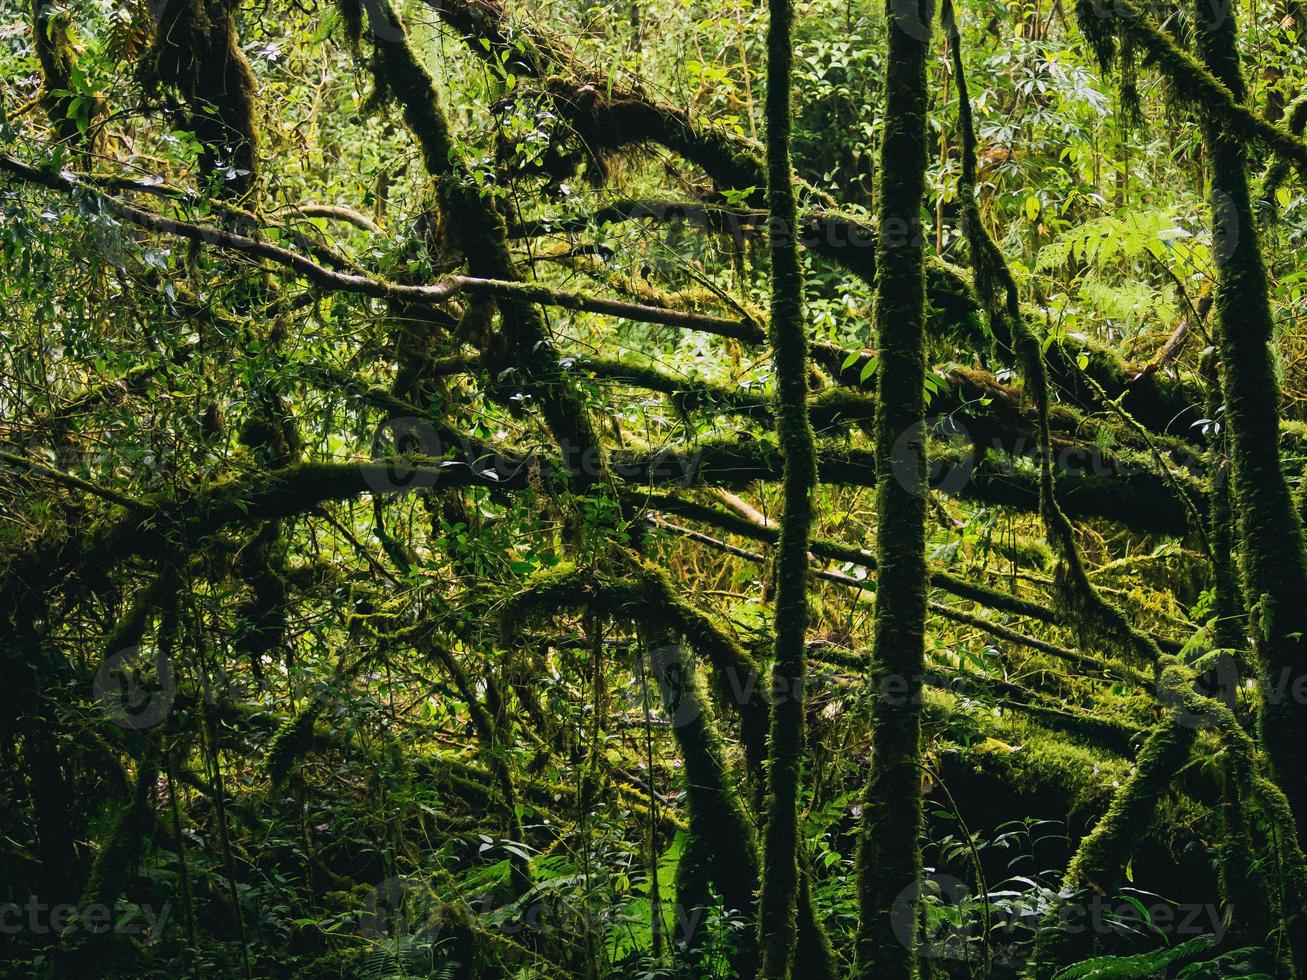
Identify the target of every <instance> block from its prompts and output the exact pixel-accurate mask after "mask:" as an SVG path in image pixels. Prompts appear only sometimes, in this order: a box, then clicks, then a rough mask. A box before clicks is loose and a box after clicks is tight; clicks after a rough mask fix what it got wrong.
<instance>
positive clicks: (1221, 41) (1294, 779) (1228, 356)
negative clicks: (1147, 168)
mask: <svg viewBox="0 0 1307 980" xmlns="http://www.w3.org/2000/svg"><path fill="white" fill-rule="evenodd" d="M1192 11H1193V20H1194V22H1195V36H1196V39H1197V45H1198V50H1199V54H1200V56H1201V58H1202V61H1203V63H1204V64H1205V65H1206V67H1207V68H1208V69H1209V70H1210V71H1211V72H1212V74H1213V75H1215V77H1216V78H1217V79H1218V80H1219V81H1221V82H1222V83H1223V84H1224V85H1225V86H1227V87H1228V88H1229V89H1230V91H1231V92H1233V93H1234V95H1235V98H1236V99H1238V100H1239V101H1240V102H1242V101H1243V100H1244V99H1245V97H1246V92H1245V89H1244V84H1243V76H1242V72H1241V70H1240V65H1239V50H1238V44H1237V37H1236V27H1235V20H1234V18H1235V11H1234V9H1233V8H1230V9H1226V8H1222V9H1221V11H1220V16H1219V17H1216V18H1215V19H1213V11H1212V10H1211V9H1210V8H1207V7H1204V6H1203V5H1202V4H1201V3H1194V4H1193V8H1192ZM1203 144H1204V149H1205V153H1206V157H1207V159H1208V161H1209V162H1210V173H1211V185H1210V188H1209V203H1210V206H1211V210H1212V242H1213V253H1214V255H1215V259H1216V265H1217V269H1218V273H1219V275H1218V280H1217V286H1216V300H1215V304H1214V307H1215V311H1216V335H1217V344H1218V348H1219V350H1220V354H1221V373H1222V381H1223V388H1224V392H1225V421H1226V425H1227V426H1228V430H1227V438H1228V440H1229V450H1230V464H1231V466H1230V469H1231V493H1232V496H1233V502H1234V507H1233V510H1234V512H1235V514H1236V515H1237V518H1238V519H1237V528H1238V534H1239V545H1240V563H1241V571H1242V578H1243V587H1244V592H1245V595H1246V601H1247V604H1248V611H1249V624H1248V625H1249V630H1250V633H1251V635H1252V638H1253V642H1254V645H1255V647H1256V653H1257V657H1258V668H1259V671H1260V673H1261V677H1260V682H1261V683H1260V688H1261V696H1262V703H1261V712H1260V722H1259V723H1260V726H1261V734H1262V739H1263V742H1264V744H1265V747H1266V752H1267V755H1268V757H1269V758H1270V761H1271V765H1272V768H1273V770H1274V772H1275V776H1276V778H1277V780H1278V781H1279V783H1280V785H1281V787H1282V788H1283V789H1284V792H1285V795H1286V796H1287V797H1288V799H1289V802H1290V805H1291V807H1292V808H1293V814H1294V820H1295V823H1296V826H1297V832H1298V837H1299V839H1300V840H1301V839H1304V835H1307V753H1305V752H1303V751H1302V749H1301V741H1300V740H1301V737H1302V733H1303V732H1304V731H1307V703H1304V702H1302V701H1301V699H1297V698H1294V697H1291V696H1286V692H1292V691H1294V690H1295V689H1296V688H1295V685H1296V683H1297V682H1298V679H1299V678H1304V677H1307V602H1304V601H1303V597H1304V596H1307V553H1305V552H1304V542H1303V529H1302V523H1301V521H1300V519H1299V516H1298V513H1297V510H1296V509H1295V507H1294V505H1293V498H1292V495H1291V494H1290V492H1289V485H1288V483H1287V481H1286V480H1285V476H1284V472H1283V470H1282V469H1281V467H1280V454H1279V438H1280V420H1279V408H1280V398H1279V386H1278V384H1277V383H1276V376H1275V363H1274V355H1273V353H1272V351H1271V347H1270V342H1271V339H1272V331H1273V322H1272V316H1271V306H1270V299H1269V296H1268V293H1267V286H1266V268H1265V265H1264V264H1263V261H1262V253H1261V249H1260V247H1259V245H1258V241H1257V226H1256V224H1255V222H1254V218H1253V210H1252V202H1251V197H1250V194H1249V187H1248V155H1247V144H1246V141H1245V140H1243V139H1241V138H1239V137H1238V136H1235V135H1233V134H1231V133H1230V132H1229V131H1228V130H1227V128H1226V127H1225V126H1224V124H1223V121H1222V120H1221V119H1220V118H1219V117H1217V116H1216V115H1215V114H1214V113H1205V114H1204V115H1203Z"/></svg>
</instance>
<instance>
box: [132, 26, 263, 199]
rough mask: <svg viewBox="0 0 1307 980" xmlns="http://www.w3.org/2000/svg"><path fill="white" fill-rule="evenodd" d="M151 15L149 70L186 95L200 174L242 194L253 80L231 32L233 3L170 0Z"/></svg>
mask: <svg viewBox="0 0 1307 980" xmlns="http://www.w3.org/2000/svg"><path fill="white" fill-rule="evenodd" d="M157 16H158V23H157V29H156V32H155V42H154V48H153V50H152V52H151V56H150V59H149V65H150V73H151V75H152V77H153V79H154V80H155V81H157V82H160V83H162V84H164V85H167V86H171V87H173V88H176V89H177V90H178V91H180V92H181V93H182V96H183V97H184V98H185V99H186V102H187V105H188V107H189V109H190V115H189V122H188V125H189V127H190V129H191V130H192V131H193V132H194V133H195V136H196V138H197V139H198V140H199V141H200V145H201V146H203V147H204V151H203V156H202V157H201V160H200V164H201V168H202V170H203V172H204V173H205V174H206V175H207V176H209V177H216V178H217V179H218V181H219V182H220V186H221V188H222V189H223V193H230V194H231V195H233V196H236V197H242V196H244V195H246V194H248V193H249V192H250V190H251V189H252V188H253V187H254V184H255V181H256V180H257V178H258V170H259V136H258V124H257V121H256V119H257V96H256V90H257V83H256V82H255V79H254V72H253V70H252V69H251V68H250V63H249V61H247V60H246V58H245V54H244V53H243V52H242V51H241V47H240V41H239V38H238V37H237V34H236V21H235V4H234V2H233V0H174V2H170V3H165V4H160V5H159V11H158V15H157Z"/></svg>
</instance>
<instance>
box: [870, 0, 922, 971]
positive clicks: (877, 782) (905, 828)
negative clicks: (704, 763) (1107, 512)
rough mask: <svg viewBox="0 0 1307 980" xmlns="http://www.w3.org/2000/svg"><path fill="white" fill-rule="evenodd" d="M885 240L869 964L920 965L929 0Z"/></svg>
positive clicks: (894, 77)
mask: <svg viewBox="0 0 1307 980" xmlns="http://www.w3.org/2000/svg"><path fill="white" fill-rule="evenodd" d="M887 13H888V30H889V49H888V56H887V62H886V77H885V90H886V97H885V107H884V118H885V132H884V139H883V142H882V144H881V152H880V187H879V201H880V228H879V232H878V239H877V243H876V259H877V271H876V331H877V337H876V346H877V350H878V351H879V354H880V366H879V373H880V378H879V389H880V402H879V405H878V408H877V412H876V545H877V551H878V555H877V558H878V564H879V569H880V571H879V574H878V576H877V582H878V592H877V595H876V617H875V625H874V631H873V637H874V639H873V643H874V654H875V656H874V662H873V666H872V671H871V677H870V683H871V685H872V689H873V690H872V697H873V705H874V711H875V714H874V717H873V720H872V730H871V750H872V758H871V775H870V779H869V781H868V784H867V795H866V801H865V803H864V806H863V827H862V839H861V842H860V846H859V850H858V861H859V870H858V903H859V914H860V921H859V924H858V937H857V962H858V975H859V976H861V977H864V978H867V980H871V978H876V980H895V978H901V977H911V976H913V975H914V974H915V972H916V971H915V965H914V964H915V959H914V946H915V932H916V929H915V921H916V896H917V891H918V888H919V883H920V877H921V855H920V851H919V848H918V836H919V834H920V831H921V826H922V815H921V771H920V756H921V718H920V693H921V683H922V674H923V668H924V664H923V661H924V647H925V629H926V590H927V571H926V551H925V521H926V495H927V492H928V487H927V484H926V446H925V442H926V434H925V425H924V418H923V416H924V409H925V403H924V398H923V394H922V390H923V385H924V382H925V358H924V353H923V334H924V330H925V273H924V269H923V249H924V240H923V237H922V236H923V230H922V226H921V219H920V212H921V204H922V200H923V198H924V195H925V174H926V166H927V158H928V153H929V150H928V146H927V136H926V108H927V91H926V89H927V85H926V77H927V75H926V62H927V57H928V53H929V50H928V44H929V41H930V24H931V20H932V16H933V13H934V10H933V4H932V3H931V2H930V0H923V2H916V0H908V2H902V0H899V2H895V3H890V4H888V6H887Z"/></svg>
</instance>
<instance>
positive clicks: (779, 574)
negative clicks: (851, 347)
mask: <svg viewBox="0 0 1307 980" xmlns="http://www.w3.org/2000/svg"><path fill="white" fill-rule="evenodd" d="M793 17H794V9H793V2H792V0H770V22H769V25H768V30H767V207H768V210H769V212H770V217H771V229H770V231H771V234H770V236H769V238H770V251H771V266H772V268H771V274H772V286H771V345H772V356H773V359H774V364H775V370H776V383H777V406H776V434H777V440H778V442H779V444H780V449H781V454H782V456H783V458H784V476H783V480H784V510H783V512H782V515H781V529H780V541H779V543H778V546H777V555H776V606H775V624H776V625H775V628H776V641H775V647H774V663H773V667H772V671H773V689H774V690H777V691H778V692H779V696H778V697H777V698H776V701H775V704H774V705H773V706H772V717H771V739H770V742H769V751H768V764H767V791H768V801H769V802H768V806H767V823H766V828H765V830H764V838H763V877H762V891H761V894H760V896H759V901H758V934H759V946H760V949H761V951H762V971H761V975H762V976H764V977H781V978H783V977H786V976H788V975H789V972H790V964H791V962H792V961H793V958H794V946H795V931H796V927H795V895H796V894H797V890H798V881H799V862H798V846H799V831H798V797H799V778H800V770H801V766H802V761H803V676H804V640H805V638H806V635H807V628H808V536H809V534H810V531H811V527H812V495H813V490H814V487H815V485H816V482H817V447H816V443H815V440H814V438H813V434H812V426H811V424H810V423H809V421H808V339H807V336H806V333H805V330H804V323H803V270H802V268H801V266H800V264H799V253H798V242H797V234H796V232H797V222H798V208H797V206H796V204H795V199H794V175H793V172H792V170H791V167H790V66H791V61H792V50H791V44H792V42H791V39H790V25H791V21H792V20H793Z"/></svg>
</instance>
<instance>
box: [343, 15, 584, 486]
mask: <svg viewBox="0 0 1307 980" xmlns="http://www.w3.org/2000/svg"><path fill="white" fill-rule="evenodd" d="M366 9H367V15H368V18H369V20H370V22H371V26H372V28H373V30H372V34H373V40H374V44H375V48H374V50H375V54H376V74H377V78H378V82H379V83H384V85H385V90H386V92H387V93H388V95H389V96H390V97H392V98H393V99H394V100H395V101H396V102H397V103H398V104H399V106H400V107H401V109H402V110H403V114H404V121H405V123H406V124H407V125H408V128H409V130H410V131H411V132H412V133H413V136H414V138H415V139H416V140H417V143H418V146H419V148H420V150H421V152H422V159H423V162H424V163H425V165H426V169H427V172H428V173H429V174H430V175H431V176H432V178H433V179H434V180H435V183H436V195H437V197H438V199H439V201H440V205H441V214H442V218H443V222H444V224H443V227H444V235H445V237H446V238H447V239H448V242H449V245H450V246H451V247H452V248H453V249H455V250H456V251H457V252H459V253H461V254H462V255H463V256H464V257H465V258H466V260H467V269H468V272H469V273H470V274H471V275H473V276H479V277H483V278H487V279H506V280H518V279H520V278H521V277H520V276H519V275H518V273H517V270H516V268H515V267H514V263H513V259H512V256H511V254H510V253H509V250H508V229H507V226H506V225H505V223H504V219H503V217H502V216H501V215H500V214H499V212H498V211H497V210H496V208H495V206H494V203H493V200H492V199H491V198H490V197H489V196H487V195H486V194H485V193H483V192H482V190H481V188H479V187H478V186H477V184H476V182H475V181H474V180H473V178H472V175H471V174H470V173H468V171H467V168H466V166H465V165H464V163H463V160H462V154H461V152H460V151H459V149H458V147H457V146H456V145H455V143H454V139H453V135H452V133H451V131H450V128H449V123H448V121H447V120H446V118H445V114H444V112H443V110H442V109H441V107H440V105H439V102H438V99H437V96H436V88H435V82H434V81H433V79H432V78H431V75H430V73H428V72H427V70H426V68H425V67H423V65H422V63H421V61H420V60H419V59H418V56H417V54H416V52H415V51H414V50H413V47H412V44H411V42H410V40H409V37H408V33H407V31H406V29H405V27H404V23H403V20H402V19H401V17H400V16H399V14H398V12H397V11H396V10H395V8H394V7H393V6H392V4H391V3H390V2H389V0H376V2H369V3H368V4H367V5H366ZM498 305H499V310H500V314H501V318H502V329H501V331H500V332H499V334H498V335H495V336H494V337H492V338H490V343H489V344H488V346H487V347H486V349H485V350H484V351H483V354H484V358H483V361H484V364H485V367H486V369H487V370H488V371H489V372H490V373H491V375H492V376H500V375H502V374H503V373H504V372H506V371H514V372H516V373H517V376H518V377H519V378H520V379H521V381H522V389H524V390H525V391H526V392H527V393H528V394H530V395H531V396H532V397H533V398H534V399H535V401H536V402H537V403H538V404H539V406H540V408H541V411H542V412H543V414H544V417H545V421H546V422H547V423H548V425H549V428H550V431H551V432H552V433H553V436H554V439H555V441H556V442H557V443H558V446H559V448H560V450H561V451H562V455H563V460H564V464H565V466H566V468H567V471H568V473H569V475H570V480H571V485H572V489H573V490H577V491H580V490H584V489H586V488H588V487H591V486H594V485H596V484H601V483H604V482H606V481H607V478H608V464H607V454H606V452H605V450H604V447H603V444H602V443H601V442H600V440H599V437H598V434H597V432H596V431H595V428H594V425H593V423H592V421H591V419H590V417H589V415H588V413H587V412H586V409H585V406H584V404H583V403H582V400H581V397H580V395H579V393H578V392H577V391H576V390H575V388H574V386H573V384H572V382H571V380H570V379H569V378H568V377H567V375H566V372H565V371H564V370H563V369H562V367H561V363H560V362H561V360H562V359H561V357H560V356H559V354H558V351H557V349H556V348H555V347H554V344H553V341H552V340H551V339H550V337H549V334H548V332H547V331H546V329H545V323H544V319H543V317H542V316H541V314H540V311H539V309H538V308H537V307H536V306H535V305H534V304H532V303H530V302H528V301H526V300H523V299H521V298H519V297H508V298H503V299H500V300H499V301H498Z"/></svg>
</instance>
